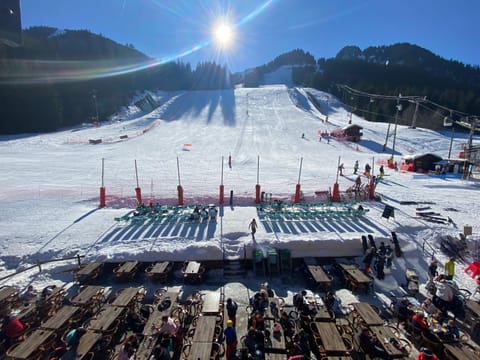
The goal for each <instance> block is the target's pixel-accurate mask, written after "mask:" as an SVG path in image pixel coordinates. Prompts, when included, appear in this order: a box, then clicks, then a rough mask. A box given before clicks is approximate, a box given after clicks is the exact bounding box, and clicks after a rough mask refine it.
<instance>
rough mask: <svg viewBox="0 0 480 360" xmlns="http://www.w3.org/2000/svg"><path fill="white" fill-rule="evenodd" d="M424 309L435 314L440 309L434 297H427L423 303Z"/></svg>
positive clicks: (429, 313) (430, 313)
mask: <svg viewBox="0 0 480 360" xmlns="http://www.w3.org/2000/svg"><path fill="white" fill-rule="evenodd" d="M422 310H423V311H425V312H426V313H427V314H428V315H433V314H435V312H436V311H437V310H438V309H437V308H436V306H435V305H433V302H432V299H429V298H426V299H425V300H424V301H423V303H422Z"/></svg>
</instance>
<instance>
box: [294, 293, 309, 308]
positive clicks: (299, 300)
mask: <svg viewBox="0 0 480 360" xmlns="http://www.w3.org/2000/svg"><path fill="white" fill-rule="evenodd" d="M306 296H307V291H306V290H302V291H301V292H299V293H297V294H295V295H293V306H295V307H296V308H297V311H298V312H301V313H303V312H305V311H308V303H307V299H306Z"/></svg>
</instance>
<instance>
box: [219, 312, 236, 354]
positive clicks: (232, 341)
mask: <svg viewBox="0 0 480 360" xmlns="http://www.w3.org/2000/svg"><path fill="white" fill-rule="evenodd" d="M223 333H224V334H225V342H226V343H227V349H226V351H225V358H226V359H227V360H230V359H234V358H235V352H236V350H237V343H238V341H237V332H236V331H235V328H234V327H233V321H232V320H227V328H226V329H225V330H224V331H223Z"/></svg>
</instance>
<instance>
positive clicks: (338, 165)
mask: <svg viewBox="0 0 480 360" xmlns="http://www.w3.org/2000/svg"><path fill="white" fill-rule="evenodd" d="M339 167H340V156H339V157H338V164H337V178H336V179H335V182H336V183H338V168H339Z"/></svg>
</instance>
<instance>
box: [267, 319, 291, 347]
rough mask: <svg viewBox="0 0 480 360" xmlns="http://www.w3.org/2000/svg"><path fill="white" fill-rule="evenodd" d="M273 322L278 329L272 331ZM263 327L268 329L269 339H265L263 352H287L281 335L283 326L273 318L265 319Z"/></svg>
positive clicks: (283, 337)
mask: <svg viewBox="0 0 480 360" xmlns="http://www.w3.org/2000/svg"><path fill="white" fill-rule="evenodd" d="M275 324H276V325H277V326H278V329H279V330H280V331H278V332H274V331H273V330H274V325H275ZM265 329H266V330H268V331H270V337H269V341H266V345H265V352H266V353H278V354H285V353H286V352H287V348H286V344H285V336H284V335H283V328H282V326H281V325H280V323H277V322H275V321H274V320H269V319H265Z"/></svg>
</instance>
